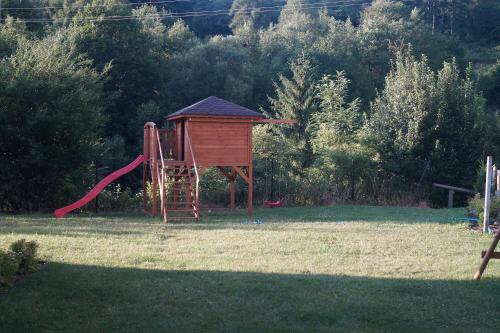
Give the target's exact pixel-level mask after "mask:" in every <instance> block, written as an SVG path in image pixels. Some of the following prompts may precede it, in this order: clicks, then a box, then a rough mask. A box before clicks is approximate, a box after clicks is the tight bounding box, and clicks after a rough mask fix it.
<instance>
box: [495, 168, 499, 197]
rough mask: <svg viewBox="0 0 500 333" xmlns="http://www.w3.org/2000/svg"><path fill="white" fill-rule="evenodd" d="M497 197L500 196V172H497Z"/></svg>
mask: <svg viewBox="0 0 500 333" xmlns="http://www.w3.org/2000/svg"><path fill="white" fill-rule="evenodd" d="M495 195H496V196H497V197H498V196H500V170H497V190H496V192H495Z"/></svg>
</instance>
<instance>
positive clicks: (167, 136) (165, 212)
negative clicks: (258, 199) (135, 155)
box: [143, 96, 295, 222]
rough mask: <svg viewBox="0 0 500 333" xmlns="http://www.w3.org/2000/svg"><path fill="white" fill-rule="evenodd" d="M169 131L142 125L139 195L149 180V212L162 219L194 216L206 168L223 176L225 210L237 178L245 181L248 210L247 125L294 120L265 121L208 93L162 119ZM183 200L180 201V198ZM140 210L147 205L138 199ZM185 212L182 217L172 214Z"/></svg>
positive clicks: (249, 148)
mask: <svg viewBox="0 0 500 333" xmlns="http://www.w3.org/2000/svg"><path fill="white" fill-rule="evenodd" d="M167 121H169V122H170V123H171V125H172V126H171V127H170V128H169V129H158V128H157V127H156V125H155V124H154V123H151V122H149V123H146V125H145V126H144V156H145V159H144V171H143V193H146V191H147V186H146V185H147V183H148V182H149V181H150V182H151V184H152V189H153V193H152V195H151V214H152V215H153V216H156V215H158V196H159V198H160V202H159V203H160V214H161V216H163V219H164V221H165V222H167V221H169V220H171V219H177V218H179V219H180V218H191V219H193V218H194V219H195V220H199V217H200V202H199V196H200V194H199V183H200V177H201V175H202V174H203V173H204V172H205V171H206V169H207V168H210V167H214V168H217V169H218V170H219V171H220V172H221V174H222V175H223V176H224V177H225V178H226V179H227V181H228V183H229V189H230V208H231V209H234V208H235V197H236V180H237V178H238V177H241V179H243V180H244V181H245V183H247V185H248V199H247V210H248V213H249V214H251V213H252V211H253V162H252V159H253V157H252V149H253V145H252V127H253V124H255V123H271V124H293V123H295V122H294V121H291V120H277V119H265V118H264V117H263V116H262V115H261V114H260V113H258V112H255V111H252V110H249V109H247V108H244V107H242V106H239V105H236V104H234V103H231V102H228V101H225V100H223V99H220V98H217V97H213V96H211V97H208V98H206V99H204V100H202V101H199V102H197V103H195V104H193V105H191V106H188V107H186V108H184V109H182V110H179V111H177V112H174V113H172V114H170V115H169V116H168V117H167ZM183 200H184V201H183ZM143 205H144V210H146V207H147V205H148V202H147V196H146V195H144V198H143ZM179 212H184V213H185V214H184V216H180V215H179V214H177V215H173V214H175V213H179Z"/></svg>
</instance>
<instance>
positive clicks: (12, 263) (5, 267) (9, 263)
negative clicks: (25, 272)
mask: <svg viewBox="0 0 500 333" xmlns="http://www.w3.org/2000/svg"><path fill="white" fill-rule="evenodd" d="M19 262H20V259H19V258H18V256H17V255H16V254H15V253H14V252H12V251H2V250H0V288H3V287H10V286H12V283H13V280H14V276H15V275H16V272H17V271H18V269H19Z"/></svg>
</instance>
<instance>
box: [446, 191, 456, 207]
mask: <svg viewBox="0 0 500 333" xmlns="http://www.w3.org/2000/svg"><path fill="white" fill-rule="evenodd" d="M454 195H455V191H454V190H449V191H448V208H453V196H454Z"/></svg>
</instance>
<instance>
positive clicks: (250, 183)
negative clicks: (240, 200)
mask: <svg viewBox="0 0 500 333" xmlns="http://www.w3.org/2000/svg"><path fill="white" fill-rule="evenodd" d="M252 131H253V129H252V126H251V125H250V126H248V144H247V146H248V167H247V175H248V208H247V209H248V215H252V213H253V157H252V152H253V144H252V140H253V139H252V136H253V132H252ZM236 171H238V170H236Z"/></svg>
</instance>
